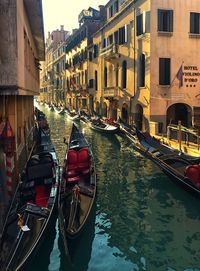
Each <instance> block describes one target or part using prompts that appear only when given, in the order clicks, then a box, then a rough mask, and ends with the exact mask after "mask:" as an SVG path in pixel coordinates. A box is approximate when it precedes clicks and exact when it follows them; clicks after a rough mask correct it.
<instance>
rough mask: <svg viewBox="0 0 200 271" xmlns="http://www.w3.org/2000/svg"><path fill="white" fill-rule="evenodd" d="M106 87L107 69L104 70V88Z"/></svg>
mask: <svg viewBox="0 0 200 271" xmlns="http://www.w3.org/2000/svg"><path fill="white" fill-rule="evenodd" d="M107 85H108V75H107V68H106V67H105V68H104V87H105V88H107Z"/></svg>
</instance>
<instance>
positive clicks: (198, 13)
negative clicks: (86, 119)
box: [54, 0, 200, 134]
mask: <svg viewBox="0 0 200 271" xmlns="http://www.w3.org/2000/svg"><path fill="white" fill-rule="evenodd" d="M92 12H96V15H97V17H96V20H95V19H94V17H95V16H94V17H92V16H91V15H92ZM99 14H102V15H105V17H104V16H100V17H102V18H104V19H103V20H101V21H98V20H97V18H98V16H99V15H98V11H96V10H93V9H91V8H89V9H88V10H84V11H82V12H81V14H80V15H79V23H80V26H79V29H78V30H76V31H74V33H73V34H72V35H71V36H70V37H69V38H68V39H67V41H66V44H65V45H66V49H65V54H66V56H65V57H66V65H65V68H66V71H65V79H66V81H65V88H66V96H65V99H64V100H65V104H66V106H69V107H72V108H74V109H77V110H79V109H84V110H88V111H93V110H94V111H96V113H98V114H100V115H102V116H104V117H111V118H113V119H115V120H117V119H118V118H122V119H123V120H124V121H125V122H127V123H135V124H136V125H137V126H138V128H139V129H141V130H149V131H150V132H151V133H152V134H163V133H166V130H167V125H168V124H170V123H171V124H177V123H178V121H179V120H180V121H181V122H182V124H183V125H185V126H187V127H191V126H195V127H197V128H198V127H200V89H199V86H200V83H199V76H200V73H199V69H200V68H199V64H198V63H199V56H198V53H197V52H198V47H199V45H200V28H199V25H200V3H199V2H198V0H194V1H192V0H177V1H173V0H169V1H163V0H156V1H154V0H137V1H134V0H110V1H108V3H107V4H106V5H105V7H102V6H101V8H100V10H99ZM179 18H182V19H181V20H179ZM95 23H96V25H95ZM62 61H64V56H63V58H62ZM56 65H57V64H56ZM63 74H64V72H63ZM59 76H60V75H59ZM62 80H63V79H61V81H62ZM54 83H55V82H54Z"/></svg>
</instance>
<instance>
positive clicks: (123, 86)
mask: <svg viewBox="0 0 200 271" xmlns="http://www.w3.org/2000/svg"><path fill="white" fill-rule="evenodd" d="M126 81H127V63H126V60H124V61H123V62H122V88H126V83H127V82H126Z"/></svg>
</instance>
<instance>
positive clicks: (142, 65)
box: [139, 54, 145, 87]
mask: <svg viewBox="0 0 200 271" xmlns="http://www.w3.org/2000/svg"><path fill="white" fill-rule="evenodd" d="M139 86H140V87H144V86H145V54H141V56H140V82H139Z"/></svg>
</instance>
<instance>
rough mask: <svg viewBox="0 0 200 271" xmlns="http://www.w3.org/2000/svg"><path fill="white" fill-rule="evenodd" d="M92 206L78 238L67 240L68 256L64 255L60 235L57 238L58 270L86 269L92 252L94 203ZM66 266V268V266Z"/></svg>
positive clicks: (76, 270)
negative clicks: (58, 250) (59, 253)
mask: <svg viewBox="0 0 200 271" xmlns="http://www.w3.org/2000/svg"><path fill="white" fill-rule="evenodd" d="M94 205H95V206H93V208H92V211H91V214H90V217H89V220H88V223H87V224H86V227H85V228H84V230H83V232H82V234H81V235H80V236H79V238H77V239H75V240H71V241H70V240H69V241H68V249H69V257H67V256H66V255H65V250H64V247H63V242H62V237H61V236H60V238H59V249H60V252H61V255H60V256H61V258H60V260H61V265H60V271H63V270H68V271H80V270H81V271H87V270H88V268H89V262H90V259H91V254H92V243H93V240H94V236H95V219H96V204H94ZM66 267H67V268H66Z"/></svg>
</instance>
